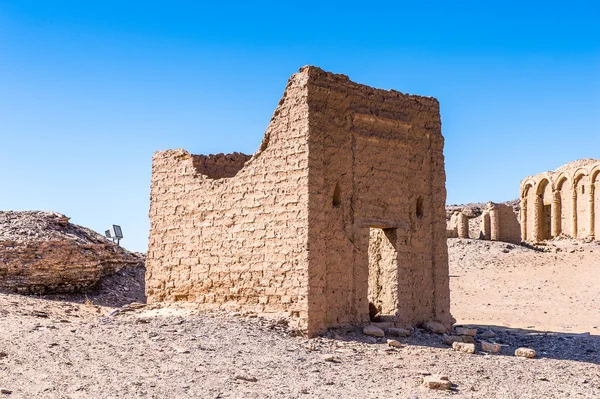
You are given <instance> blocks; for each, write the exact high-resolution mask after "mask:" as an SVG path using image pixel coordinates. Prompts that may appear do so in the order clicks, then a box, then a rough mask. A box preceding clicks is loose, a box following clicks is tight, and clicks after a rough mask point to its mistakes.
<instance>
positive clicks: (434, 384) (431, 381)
mask: <svg viewBox="0 0 600 399" xmlns="http://www.w3.org/2000/svg"><path fill="white" fill-rule="evenodd" d="M422 384H423V386H425V387H427V388H429V389H438V390H442V391H447V390H449V389H450V388H452V382H450V380H449V379H448V377H445V376H443V377H438V376H434V375H430V376H427V377H424V378H423V382H422Z"/></svg>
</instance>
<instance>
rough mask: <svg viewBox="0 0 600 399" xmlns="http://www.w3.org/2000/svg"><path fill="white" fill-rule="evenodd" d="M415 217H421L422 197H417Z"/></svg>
mask: <svg viewBox="0 0 600 399" xmlns="http://www.w3.org/2000/svg"><path fill="white" fill-rule="evenodd" d="M416 212H417V217H418V218H422V217H423V197H419V198H417V209H416Z"/></svg>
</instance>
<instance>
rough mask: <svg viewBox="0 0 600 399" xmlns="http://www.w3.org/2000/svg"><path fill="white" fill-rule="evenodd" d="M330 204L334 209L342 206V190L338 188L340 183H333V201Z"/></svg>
mask: <svg viewBox="0 0 600 399" xmlns="http://www.w3.org/2000/svg"><path fill="white" fill-rule="evenodd" d="M331 204H332V205H333V206H334V208H339V207H340V206H342V189H341V188H340V183H339V182H338V183H335V189H334V190H333V199H332V200H331Z"/></svg>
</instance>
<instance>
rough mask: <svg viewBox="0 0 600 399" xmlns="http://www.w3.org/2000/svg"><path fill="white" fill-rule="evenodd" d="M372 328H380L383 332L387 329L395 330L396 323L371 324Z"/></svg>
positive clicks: (381, 322)
mask: <svg viewBox="0 0 600 399" xmlns="http://www.w3.org/2000/svg"><path fill="white" fill-rule="evenodd" d="M371 325H372V326H375V327H379V328H381V329H382V330H385V329H386V328H393V327H394V323H391V322H389V321H379V322H374V323H372V324H371Z"/></svg>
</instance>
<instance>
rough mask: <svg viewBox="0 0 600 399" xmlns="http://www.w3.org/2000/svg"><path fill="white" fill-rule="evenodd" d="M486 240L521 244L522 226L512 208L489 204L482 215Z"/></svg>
mask: <svg viewBox="0 0 600 399" xmlns="http://www.w3.org/2000/svg"><path fill="white" fill-rule="evenodd" d="M480 237H481V238H483V239H484V240H492V241H503V242H510V243H512V244H520V243H521V224H520V223H519V219H518V217H517V214H516V213H515V211H514V210H513V207H512V206H509V205H507V204H496V203H493V202H489V203H488V204H487V206H486V208H485V211H484V212H483V215H482V222H481V234H480Z"/></svg>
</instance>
